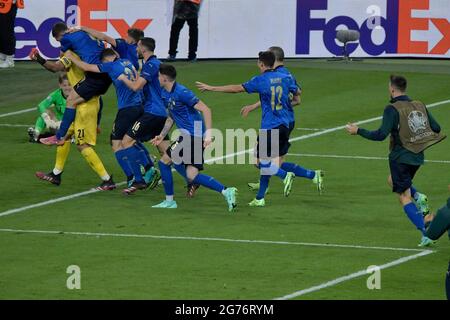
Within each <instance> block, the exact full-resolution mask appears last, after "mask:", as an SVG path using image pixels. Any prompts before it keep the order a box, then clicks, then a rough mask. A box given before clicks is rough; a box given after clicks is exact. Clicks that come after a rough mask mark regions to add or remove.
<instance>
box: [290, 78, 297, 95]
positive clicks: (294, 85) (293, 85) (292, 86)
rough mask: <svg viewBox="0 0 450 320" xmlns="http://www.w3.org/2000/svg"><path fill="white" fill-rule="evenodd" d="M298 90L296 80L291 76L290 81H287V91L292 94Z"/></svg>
mask: <svg viewBox="0 0 450 320" xmlns="http://www.w3.org/2000/svg"><path fill="white" fill-rule="evenodd" d="M298 90H299V87H298V85H297V81H296V80H295V78H294V77H291V81H289V92H290V93H292V94H296V93H297V91H298Z"/></svg>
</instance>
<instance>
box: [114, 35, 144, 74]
mask: <svg viewBox="0 0 450 320" xmlns="http://www.w3.org/2000/svg"><path fill="white" fill-rule="evenodd" d="M114 49H115V50H116V51H117V53H118V54H119V56H120V58H121V59H128V60H130V62H131V63H132V64H133V66H134V67H135V68H136V70H139V56H138V53H137V44H129V43H127V42H126V41H125V40H123V39H116V46H115V47H114Z"/></svg>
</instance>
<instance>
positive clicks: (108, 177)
mask: <svg viewBox="0 0 450 320" xmlns="http://www.w3.org/2000/svg"><path fill="white" fill-rule="evenodd" d="M109 179H111V177H110V176H109V174H107V175H106V176H103V177H102V180H103V181H108V180H109Z"/></svg>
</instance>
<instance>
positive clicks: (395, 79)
mask: <svg viewBox="0 0 450 320" xmlns="http://www.w3.org/2000/svg"><path fill="white" fill-rule="evenodd" d="M390 79H391V86H393V87H394V88H395V89H397V90H399V91H401V92H405V91H406V88H407V87H408V81H407V80H406V78H405V77H403V76H399V75H394V74H393V75H391V77H390Z"/></svg>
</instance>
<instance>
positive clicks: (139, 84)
mask: <svg viewBox="0 0 450 320" xmlns="http://www.w3.org/2000/svg"><path fill="white" fill-rule="evenodd" d="M117 79H118V80H120V81H122V82H123V83H125V84H126V86H127V87H128V88H130V89H131V90H133V91H134V92H137V91H140V90H142V88H144V86H145V84H146V83H147V80H145V79H144V78H143V77H138V78H137V79H136V81H131V80H130V79H128V77H127V75H125V74H121V75H120V76H119V77H118V78H117Z"/></svg>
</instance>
